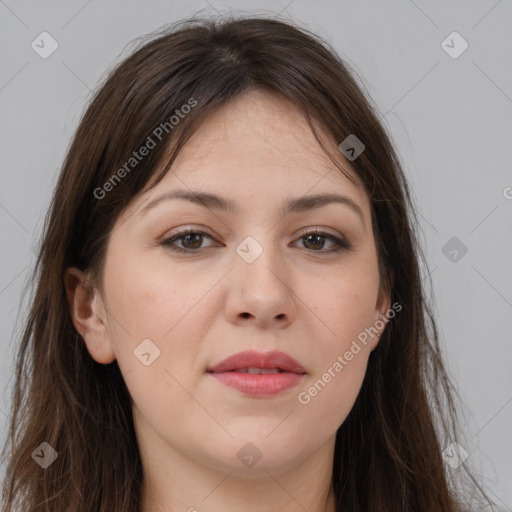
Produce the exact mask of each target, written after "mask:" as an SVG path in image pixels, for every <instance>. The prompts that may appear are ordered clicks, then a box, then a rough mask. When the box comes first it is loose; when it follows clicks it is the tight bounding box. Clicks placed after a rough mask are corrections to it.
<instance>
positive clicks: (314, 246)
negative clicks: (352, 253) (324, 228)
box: [300, 231, 352, 253]
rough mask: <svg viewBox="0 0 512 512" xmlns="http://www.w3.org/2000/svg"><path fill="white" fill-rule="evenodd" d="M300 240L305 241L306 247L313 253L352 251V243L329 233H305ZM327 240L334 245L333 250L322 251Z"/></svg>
mask: <svg viewBox="0 0 512 512" xmlns="http://www.w3.org/2000/svg"><path fill="white" fill-rule="evenodd" d="M300 240H303V244H304V247H305V248H306V249H309V250H311V251H312V252H318V253H329V252H339V251H343V250H345V251H349V250H351V249H352V245H351V244H350V243H348V242H345V241H344V240H342V239H340V238H338V237H336V236H334V235H331V234H329V233H322V232H321V231H311V232H309V233H305V234H304V235H302V236H301V237H300ZM325 240H328V241H330V242H331V244H333V247H332V248H331V249H327V250H322V249H323V248H324V247H325Z"/></svg>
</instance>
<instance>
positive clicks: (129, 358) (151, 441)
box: [84, 92, 389, 474]
mask: <svg viewBox="0 0 512 512" xmlns="http://www.w3.org/2000/svg"><path fill="white" fill-rule="evenodd" d="M197 108H200V106H198V107H197ZM324 140H325V141H326V142H327V143H328V145H329V148H330V149H331V150H332V151H334V152H338V155H339V160H340V162H342V165H343V166H344V167H345V169H346V170H347V172H349V173H351V174H352V175H353V176H355V173H354V172H353V171H352V170H351V169H350V167H349V163H348V161H347V160H345V159H344V157H343V156H342V155H341V153H339V151H337V145H338V143H339V142H341V141H332V140H327V138H325V139H324ZM124 179H129V176H127V177H125V178H124ZM118 186H119V185H118ZM178 190H180V191H184V192H185V193H194V192H201V193H208V194H212V195H215V196H220V197H222V198H223V201H226V202H227V201H229V204H232V206H233V210H227V209H224V208H221V207H220V206H221V202H220V201H218V200H211V201H209V202H208V204H207V206H205V205H202V204H200V203H198V202H196V201H191V200H185V199H176V198H174V199H172V198H169V197H166V196H168V195H169V194H171V193H173V192H176V191H178ZM317 194H336V195H339V196H343V197H344V198H346V199H342V200H341V201H340V202H335V201H332V202H327V201H317V202H313V201H312V202H311V203H310V204H308V203H307V202H304V200H305V199H306V198H308V197H311V196H313V195H317ZM157 199H158V201H156V200H157ZM293 199H298V200H300V201H301V202H299V203H297V204H298V205H299V207H297V208H292V209H291V210H290V211H288V212H287V213H284V209H285V208H286V206H287V203H288V202H289V201H291V200H293ZM292 204H293V202H292ZM187 229H190V231H192V234H189V235H188V236H186V235H183V236H181V237H180V238H178V236H177V235H179V234H180V233H182V232H183V231H184V230H187ZM315 230H318V231H319V232H322V233H323V234H322V235H321V236H320V235H314V234H312V235H310V236H307V234H308V233H310V232H312V231H315ZM194 233H195V234H194ZM329 236H333V237H334V238H332V239H330V238H329ZM173 237H174V240H172V239H173ZM336 239H340V240H341V241H342V244H343V243H348V244H350V246H351V248H350V250H347V249H346V248H344V247H338V246H337V245H336V242H335V240H336ZM165 240H168V242H166V243H165V244H164V241H165ZM180 249H181V250H180ZM102 285H103V286H102V288H103V290H102V295H101V297H100V296H98V297H97V299H98V300H99V301H100V304H103V306H104V309H105V310H106V312H107V313H106V314H105V315H104V316H102V317H101V318H102V319H101V320H100V322H98V323H96V324H95V327H94V329H95V334H94V335H93V334H91V333H89V334H86V335H85V336H84V339H85V341H86V343H87V346H88V350H89V352H90V354H91V356H92V357H93V358H94V359H96V360H97V361H99V362H102V363H108V362H110V361H112V360H114V358H115V359H117V361H118V364H119V366H120V369H121V371H122V373H123V376H124V379H125V381H126V385H127V387H128V390H129V392H130V394H131V397H132V399H133V413H134V421H135V426H136V430H137V436H138V438H139V442H140V444H141V449H142V450H143V452H145V453H148V454H151V456H153V457H155V458H158V457H165V454H166V453H178V452H179V453H180V454H181V455H182V456H184V457H186V458H188V459H190V460H192V461H195V462H200V463H201V464H203V465H207V466H209V467H211V468H220V469H223V470H226V471H240V472H244V471H246V472H247V471H252V472H257V471H261V472H265V471H266V470H269V471H271V473H272V471H273V473H272V474H278V473H279V472H280V471H286V469H287V468H291V467H294V466H296V465H297V464H298V463H300V462H302V461H304V460H306V459H307V458H308V457H310V456H311V455H312V454H313V453H315V452H316V451H318V450H319V449H320V448H322V449H323V450H327V451H328V452H329V451H330V450H332V449H333V446H334V436H335V433H336V430H337V429H338V427H339V426H340V425H341V424H342V423H343V421H344V420H345V418H346V417H347V415H348V414H349V412H350V410H351V408H352V406H353V404H354V401H355V399H356V397H357V395H358V393H359V390H360V387H361V384H362V381H363V378H364V375H365V371H366V366H367V360H368V356H369V354H370V352H371V350H373V349H374V348H375V346H376V344H377V342H378V337H377V336H376V335H374V336H367V337H366V338H367V340H366V343H362V342H361V341H359V340H358V335H360V334H361V333H363V332H364V331H365V329H368V328H370V327H374V326H375V324H376V322H377V321H378V320H379V315H380V314H382V313H385V311H386V310H387V309H388V308H389V299H388V297H387V296H384V295H383V294H379V275H378V267H377V254H376V246H375V241H374V237H373V234H372V224H371V216H370V204H369V200H368V197H367V195H366V193H365V192H364V190H363V188H362V186H361V185H355V184H353V183H352V182H351V181H350V180H349V179H347V178H346V177H345V176H344V175H343V174H342V173H341V172H340V171H339V169H337V168H336V166H334V165H333V164H332V162H331V161H330V160H329V158H328V157H327V156H326V155H325V153H324V152H323V151H322V149H321V148H320V146H319V145H318V143H317V141H316V140H315V138H314V136H313V134H312V133H311V131H310V129H309V127H308V125H307V123H306V121H305V119H303V117H302V116H301V115H300V114H299V112H298V111H297V110H296V108H294V107H293V106H291V105H290V104H288V103H286V102H284V100H280V99H276V98H275V97H273V96H270V95H268V94H264V93H261V92H251V93H248V94H245V95H243V96H239V97H238V98H236V99H235V100H234V101H232V102H231V103H229V104H228V105H227V106H225V107H223V108H222V109H220V110H218V111H217V112H216V113H215V114H213V115H211V116H210V117H208V118H207V119H206V121H205V122H204V123H203V124H202V125H201V126H200V128H199V129H198V130H197V132H196V133H195V134H194V136H193V138H192V139H191V140H190V141H189V142H188V144H187V145H186V147H185V148H184V150H183V151H182V152H181V154H180V156H179V157H178V159H177V160H176V161H175V163H174V164H173V167H172V169H171V171H170V172H168V173H167V175H166V176H165V177H164V179H163V180H162V181H161V182H160V183H159V184H158V185H157V186H156V187H154V188H152V189H150V190H148V191H146V192H145V193H144V194H143V195H142V196H140V197H139V198H137V200H136V201H135V202H133V203H132V204H131V205H130V207H129V208H128V209H127V210H126V211H125V212H124V213H123V215H122V216H121V217H120V218H119V219H118V220H117V223H116V225H115V227H114V229H113V232H112V234H111V237H110V239H109V245H108V249H107V253H106V261H105V267H104V277H103V283H102ZM97 311H99V315H100V316H101V311H103V309H101V308H98V309H97ZM381 331H382V328H381V329H379V332H381ZM93 339H94V341H92V340H93ZM354 340H355V345H354ZM243 351H255V352H257V353H260V354H268V353H270V352H272V351H279V352H282V353H284V354H287V355H288V356H289V357H291V358H293V359H294V360H296V361H297V362H298V363H299V365H300V367H301V369H299V368H295V369H292V368H289V367H287V365H286V364H285V362H284V360H283V359H282V357H281V358H280V357H277V358H275V359H268V360H265V359H264V358H263V359H258V357H256V358H255V359H254V360H250V359H249V360H243V359H242V360H239V361H238V363H239V364H238V365H237V364H231V365H228V367H226V368H224V370H225V371H224V372H222V371H219V372H217V373H212V372H210V371H209V370H211V369H212V368H213V367H215V366H217V365H218V364H219V363H220V362H222V361H223V360H225V359H226V358H228V357H230V356H232V355H234V354H237V353H239V352H243ZM350 354H351V356H350ZM253 355H254V354H253ZM265 364H266V365H267V366H274V367H281V366H283V367H285V368H284V369H287V370H288V371H286V372H281V373H278V374H275V373H272V374H267V375H265V374H263V375H253V374H250V373H245V371H244V370H242V371H228V370H233V369H234V370H236V369H237V366H244V367H246V368H247V367H249V366H253V367H263V366H265ZM220 370H222V368H220ZM238 370H241V368H238ZM290 370H293V371H290ZM274 371H276V370H274ZM249 443H250V444H249Z"/></svg>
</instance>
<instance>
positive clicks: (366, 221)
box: [2, 18, 484, 512]
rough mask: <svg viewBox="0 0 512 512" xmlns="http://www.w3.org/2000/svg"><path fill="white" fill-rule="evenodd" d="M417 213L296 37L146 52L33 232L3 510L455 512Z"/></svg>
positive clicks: (450, 421) (340, 78) (369, 120)
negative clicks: (36, 245)
mask: <svg viewBox="0 0 512 512" xmlns="http://www.w3.org/2000/svg"><path fill="white" fill-rule="evenodd" d="M411 207H412V203H411V199H410V195H409V189H408V184H407V181H406V179H405V177H404V175H403V173H402V170H401V168H400V164H399V162H398V159H397V156H396V154H395V152H394V149H393V147H392V145H391V143H390V141H389V138H388V136H387V135H386V133H385V131H384V129H383V127H382V126H381V125H380V124H379V122H378V119H377V116H376V114H375V112H374V111H373V109H372V107H371V105H370V103H369V102H368V100H367V99H366V98H365V97H364V95H363V94H362V92H361V90H360V89H359V87H358V86H357V84H356V82H355V80H354V78H353V77H352V76H351V74H350V73H349V72H348V71H347V69H346V66H345V65H344V63H343V62H341V60H340V59H339V57H338V56H336V54H335V53H334V52H333V51H332V50H331V49H330V48H328V46H327V45H326V44H325V43H324V42H322V41H321V40H320V39H318V38H317V37H316V36H314V35H313V34H311V33H309V32H308V31H307V30H305V29H301V28H299V27H296V26H293V25H292V24H290V23H285V22H281V21H278V20H274V19H268V18H267V19H264V18H240V19H236V18H232V19H224V20H217V21H216V20H198V19H195V20H190V21H188V22H183V23H179V24H177V25H176V26H174V27H173V28H172V30H167V31H165V32H164V33H163V34H160V35H159V36H158V37H156V38H154V39H153V40H151V41H149V42H147V43H146V44H144V45H143V46H141V47H140V48H139V49H138V50H137V51H136V52H134V53H133V54H132V55H131V56H130V57H128V58H127V59H126V60H124V61H123V62H121V63H120V64H119V65H118V66H117V67H116V69H114V70H113V71H112V72H111V73H110V74H109V76H108V77H107V79H106V80H105V82H104V84H103V85H102V87H101V88H100V90H99V91H98V92H97V94H96V95H95V97H94V99H93V100H92V102H91V104H90V106H89V107H88V109H87V111H86V113H85V115H84V117H83V119H82V120H81V122H80V125H79V127H78V129H77V131H76V134H75V137H74V139H73V142H72V144H71V146H70V148H69V151H68V154H67V156H66V159H65V162H64V165H63V168H62V171H61V174H60V178H59V181H58V184H57V186H56V190H55V194H54V198H53V201H52V204H51V208H50V211H49V213H48V216H47V220H46V224H45V231H44V234H43V243H42V247H41V252H40V254H39V258H38V262H37V268H36V270H35V274H34V279H35V281H36V284H37V286H36V291H35V296H34V300H33V305H32V308H31V310H30V314H29V317H28V319H27V323H26V326H25V330H24V333H23V337H22V340H21V344H20V347H19V352H18V367H17V375H16V377H17V382H16V387H15V394H14V400H13V414H12V423H11V426H10V434H11V436H10V444H11V446H10V448H11V450H12V451H11V452H10V455H9V465H8V472H7V478H6V481H5V484H4V498H3V499H4V503H3V507H2V510H5V511H7V512H11V511H13V510H15V508H14V507H15V504H17V503H20V504H22V506H23V510H30V511H43V510H44V511H46V510H53V511H59V512H64V511H74V512H76V511H86V510H87V511H109V512H110V511H122V512H125V511H142V512H153V511H160V512H167V511H171V510H189V511H193V510H198V511H217V510H249V509H250V510H257V511H259V510H262V511H263V510H265V511H268V510H280V511H295V510H308V511H318V512H320V511H329V512H331V511H342V510H346V511H351V512H357V511H382V512H384V511H386V512H387V511H393V512H396V511H412V510H414V511H415V512H420V511H429V512H435V511H439V512H441V511H443V512H447V511H460V510H467V507H468V506H469V494H463V492H462V491H461V490H460V489H458V490H456V488H455V480H454V479H452V477H453V476H454V475H461V474H462V471H465V472H466V473H467V475H466V476H467V477H469V480H471V481H472V482H473V483H474V485H475V487H476V488H477V489H478V490H480V491H481V489H480V486H479V485H478V484H477V483H476V482H475V479H474V477H472V476H471V474H470V472H469V471H468V469H467V468H466V466H465V463H464V460H463V459H464V457H463V456H461V453H463V452H460V451H457V450H459V444H455V443H456V440H457V431H456V419H457V416H456V412H455V408H454V396H455V394H456V391H455V390H454V389H453V386H452V385H451V383H450V380H449V377H448V375H447V373H446V371H445V368H444V366H443V361H442V357H441V354H440V349H439V344H438V338H437V331H436V326H435V322H434V319H433V315H432V313H431V311H430V308H429V305H428V303H427V301H426V298H425V291H424V289H423V284H422V280H421V276H420V269H419V260H420V258H422V254H421V251H420V248H419V245H418V242H417V238H416V232H415V226H416V222H415V217H414V212H413V210H412V209H411ZM326 244H327V245H326ZM6 449H7V447H6ZM446 453H448V459H454V458H455V459H458V461H457V463H456V464H450V465H448V464H447V465H445V462H444V461H445V460H448V459H447V458H446V455H445V454H446ZM466 480H467V478H466ZM466 490H467V491H468V493H469V492H474V493H475V494H476V491H475V489H470V488H469V487H468V488H467V489H466ZM482 494H483V491H482ZM483 495H484V494H483ZM16 510H17V509H16Z"/></svg>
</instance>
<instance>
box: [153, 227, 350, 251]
mask: <svg viewBox="0 0 512 512" xmlns="http://www.w3.org/2000/svg"><path fill="white" fill-rule="evenodd" d="M191 234H193V235H203V236H207V237H208V238H211V239H212V240H213V237H211V236H210V235H209V234H208V233H205V232H204V231H200V230H197V229H186V230H184V231H180V232H179V233H176V234H174V235H172V236H171V237H169V238H165V239H164V240H162V241H161V242H159V245H161V246H164V247H165V248H166V249H169V250H171V251H174V252H179V253H184V254H193V253H198V252H199V251H200V249H184V248H182V247H178V246H176V245H173V243H174V242H175V241H176V240H179V239H180V238H184V237H185V236H187V235H191ZM309 235H318V236H321V237H322V238H326V239H328V240H330V241H331V242H333V243H334V244H335V246H334V248H332V249H329V250H327V251H323V250H319V251H315V250H313V249H309V250H310V251H311V252H313V253H318V254H325V253H338V252H343V251H352V250H353V246H352V244H350V243H348V242H345V241H344V240H342V239H340V238H338V237H336V236H334V235H331V234H330V233H324V232H322V231H316V230H314V231H308V232H306V233H303V234H302V235H301V236H300V237H299V238H298V240H301V239H302V238H306V237H307V236H309Z"/></svg>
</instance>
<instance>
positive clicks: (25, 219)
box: [0, 0, 512, 511]
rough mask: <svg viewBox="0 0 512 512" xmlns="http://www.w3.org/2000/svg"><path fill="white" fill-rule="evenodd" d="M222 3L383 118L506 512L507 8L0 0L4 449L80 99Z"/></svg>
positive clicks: (511, 498)
mask: <svg viewBox="0 0 512 512" xmlns="http://www.w3.org/2000/svg"><path fill="white" fill-rule="evenodd" d="M230 8H232V9H235V10H236V11H237V12H240V11H241V10H242V11H243V10H245V11H248V12H251V13H253V12H255V11H256V10H258V11H259V12H261V13H265V12H273V13H277V12H281V14H282V15H283V16H289V17H291V18H292V19H293V20H297V21H299V22H302V23H304V24H305V25H306V26H307V27H309V28H310V29H311V30H313V31H314V32H316V33H318V34H319V35H320V36H323V37H324V38H326V39H327V41H328V42H330V43H331V44H332V45H333V46H334V47H335V48H336V50H337V51H338V52H339V53H340V55H341V56H342V57H343V58H345V59H346V60H347V62H348V63H349V65H350V66H351V67H352V68H353V69H354V70H355V71H356V72H357V73H358V75H359V78H360V79H361V80H362V83H363V84H364V86H365V87H366V89H367V91H368V94H369V95H370V96H371V97H372V98H373V100H374V103H375V104H376V105H377V106H378V108H379V110H380V112H381V113H382V115H383V116H384V117H383V119H384V123H385V125H386V127H387V128H388V130H389V131H390V133H391V135H392V137H393V140H394V142H395V144H396V146H397V148H398V152H399V155H400V157H401V159H402V162H403V165H404V167H405V170H406V172H407V175H408V177H409V179H410V181H411V183H412V186H413V189H414V193H415V197H416V201H417V205H418V210H419V213H420V219H421V228H422V233H423V239H424V245H425V250H426V254H427V258H428V265H429V269H428V270H426V271H425V272H427V271H430V272H431V275H432V279H433V284H434V288H433V297H434V300H435V304H436V308H437V314H438V318H439V326H440V331H441V336H442V343H443V348H444V351H445V356H446V359H447V361H448V366H449V369H450V371H451V373H452V375H453V378H454V379H455V381H456V384H457V386H458V387H459V389H460V392H461V394H462V397H463V399H464V400H465V402H466V403H467V406H468V410H469V411H470V414H469V417H468V419H467V434H466V435H467V439H468V441H467V443H466V444H465V446H464V448H465V449H466V450H467V451H468V453H469V456H470V460H469V461H468V462H471V463H472V464H473V466H474V467H476V468H477V469H479V470H480V471H481V472H482V474H483V476H484V482H485V483H486V484H487V485H488V486H489V487H490V489H491V491H492V492H491V496H493V497H494V499H495V500H496V501H497V502H498V503H499V504H500V505H501V506H502V507H503V508H504V510H508V511H512V485H510V484H511V483H512V444H511V442H510V431H511V429H510V424H511V421H512V404H511V402H512V372H511V370H510V360H511V359H512V343H511V341H512V336H511V334H510V319H511V317H512V272H511V271H510V254H511V251H512V237H511V234H512V166H511V161H512V159H511V158H510V136H511V134H512V126H511V125H512V122H511V119H512V68H511V54H512V52H511V50H512V0H499V1H496V0H485V1H484V0H481V1H458V2H457V1H452V2H449V3H448V2H443V1H440V0H438V1H428V2H427V1H426V0H416V1H412V0H395V1H380V2H378V1H373V2H370V1H355V0H354V1H339V0H338V1H336V2H334V1H327V0H321V1H320V0H317V1H315V2H307V1H306V0H293V1H289V0H286V1H279V2H270V1H255V0H253V1H250V2H249V1H247V2H245V1H239V2H232V3H231V4H230V3H229V2H217V1H213V0H212V1H210V2H208V1H205V0H197V1H188V2H185V1H179V2H169V1H162V0H151V1H145V2H142V1H140V2H135V1H131V2H126V1H125V2H121V1H109V2H108V3H107V2H100V1H99V0H92V1H89V2H87V1H85V0H72V1H69V0H68V1H63V0H60V1H58V0H54V1H45V2H40V1H14V0H5V1H1V0H0V34H1V36H0V37H1V42H2V44H1V45H0V54H1V62H2V66H1V68H0V109H1V113H2V117H1V120H2V122H1V124H0V140H1V144H2V151H1V152H0V172H1V173H2V174H1V177H2V179H1V192H0V227H1V236H2V253H1V259H0V314H1V321H2V331H1V338H0V355H1V358H0V384H2V385H3V386H2V387H3V388H4V392H3V394H2V397H1V402H0V435H1V441H2V442H3V441H4V439H5V432H6V428H5V427H6V414H7V413H8V399H9V396H10V395H9V393H10V386H11V384H12V382H11V381H10V379H11V376H12V373H11V372H12V369H13V359H12V353H13V346H14V342H15V339H14V334H15V333H14V327H15V321H16V315H17V314H18V310H19V309H20V306H19V305H20V300H21V299H20V297H21V291H22V286H23V284H24V282H25V279H26V278H27V276H28V271H29V269H30V268H31V265H33V263H34V253H33V249H32V248H33V247H34V245H36V244H37V239H38V236H39V233H40V231H41V226H42V220H43V215H44V213H45V212H46V209H47V207H48V204H49V200H50V195H51V192H52V188H53V186H54V184H55V181H56V178H57V174H58V171H59V167H60V165H61V162H62V159H63V157H64V153H65V150H66V148H67V145H68V143H69V140H70V137H71V135H72V133H73V131H74V129H75V127H76V125H77V122H78V119H79V116H80V114H81V112H82V110H83V108H84V106H85V104H86V102H87V100H88V98H89V97H90V94H91V90H93V89H94V88H95V87H96V85H97V83H98V81H99V79H100V78H101V77H103V76H104V74H105V73H106V72H107V70H108V69H109V68H110V67H111V66H112V65H113V64H114V62H117V60H118V57H119V55H120V54H122V55H123V56H124V55H127V52H129V50H130V47H129V46H127V45H128V43H130V41H132V40H134V39H135V38H136V37H139V36H141V35H144V34H146V33H149V32H152V31H154V30H155V29H157V28H159V27H160V26H161V25H162V24H165V23H170V22H173V21H176V20H178V19H181V18H184V17H187V16H190V15H192V14H194V13H196V12H197V11H200V10H204V11H203V12H204V14H208V13H215V12H216V11H217V10H220V11H221V12H225V11H226V10H228V9H230ZM43 31H47V32H49V33H50V34H51V35H52V37H53V38H54V39H55V40H56V41H57V42H58V45H59V46H58V49H57V50H56V51H55V52H54V53H53V54H52V55H51V56H50V57H49V58H47V59H42V58H41V57H40V56H39V55H38V54H37V53H36V52H35V51H34V50H33V49H32V48H31V43H32V41H33V40H35V39H36V38H37V37H38V36H39V34H40V33H41V32H43ZM453 31H457V32H459V33H460V34H461V35H462V37H463V38H464V39H465V40H466V41H467V42H468V44H469V47H468V49H467V50H466V51H465V52H464V53H462V54H461V55H460V56H459V57H458V58H455V59H454V58H452V57H450V56H449V55H448V54H447V53H446V52H445V50H444V49H443V47H442V45H441V43H442V41H443V40H445V39H446V37H447V36H448V35H449V34H451V33H452V32H453ZM448 41H450V40H449V39H448ZM449 44H450V45H454V47H455V50H456V49H458V48H460V44H459V42H457V41H455V42H454V43H453V44H452V43H451V42H449ZM452 237H457V239H458V241H456V242H455V243H456V244H458V245H459V247H456V246H454V247H455V250H457V255H456V261H452V260H453V259H454V258H455V253H453V252H452V254H451V255H450V251H453V247H451V246H450V245H448V246H447V247H446V248H445V249H444V253H446V254H447V255H445V254H444V253H443V247H445V245H446V244H447V243H448V241H449V240H450V239H451V238H452ZM452 243H453V242H452ZM461 244H464V246H465V247H467V253H466V254H464V255H462V251H461V250H460V248H461V247H462V246H461ZM448 470H450V468H448Z"/></svg>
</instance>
